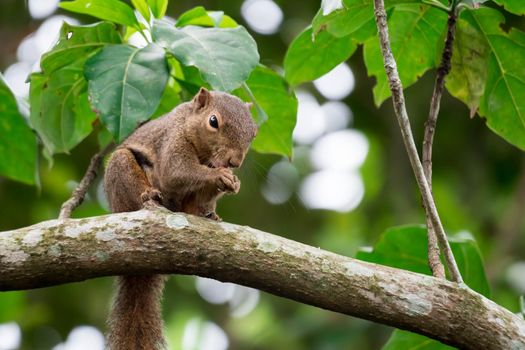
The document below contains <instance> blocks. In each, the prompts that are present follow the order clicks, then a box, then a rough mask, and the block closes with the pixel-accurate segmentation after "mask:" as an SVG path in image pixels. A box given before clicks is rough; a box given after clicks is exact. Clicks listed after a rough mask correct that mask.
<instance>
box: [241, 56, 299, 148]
mask: <svg viewBox="0 0 525 350" xmlns="http://www.w3.org/2000/svg"><path fill="white" fill-rule="evenodd" d="M246 84H247V85H248V87H249V88H250V91H251V92H252V94H253V96H254V97H255V99H256V101H257V103H258V104H259V106H260V107H261V108H262V109H263V110H264V112H265V113H266V115H267V116H268V120H267V121H266V122H265V123H264V124H262V125H261V126H260V127H259V132H258V133H257V137H256V138H255V140H254V141H253V142H252V148H253V149H254V150H256V151H257V152H260V153H273V154H280V155H283V156H286V157H289V158H290V157H291V156H292V149H293V141H292V132H293V129H294V127H295V122H296V118H297V98H296V97H295V95H294V94H293V92H290V88H289V87H288V84H286V81H285V80H284V78H283V77H281V76H280V75H279V74H277V73H275V72H274V71H272V70H271V69H270V68H267V67H264V66H258V67H257V68H255V70H254V71H253V72H252V74H251V75H250V77H249V78H248V80H247V81H246ZM235 93H236V94H237V95H239V96H240V97H241V98H243V99H244V100H246V101H249V100H250V98H249V96H247V94H246V92H245V91H243V90H237V91H236V92H235Z"/></svg>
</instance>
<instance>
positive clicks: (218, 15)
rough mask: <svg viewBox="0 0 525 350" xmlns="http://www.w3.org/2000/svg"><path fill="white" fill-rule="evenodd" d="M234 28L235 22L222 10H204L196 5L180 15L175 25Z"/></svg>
mask: <svg viewBox="0 0 525 350" xmlns="http://www.w3.org/2000/svg"><path fill="white" fill-rule="evenodd" d="M189 25H193V26H201V27H220V28H235V27H237V26H238V24H237V22H235V20H234V19H233V18H231V17H230V16H228V15H225V14H224V12H222V11H206V9H205V8H204V7H202V6H197V7H194V8H192V9H191V10H188V11H186V12H184V13H183V14H181V15H180V17H179V18H178V19H177V23H176V24H175V26H176V27H184V26H189Z"/></svg>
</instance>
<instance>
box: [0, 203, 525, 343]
mask: <svg viewBox="0 0 525 350" xmlns="http://www.w3.org/2000/svg"><path fill="white" fill-rule="evenodd" d="M0 271H2V273H1V274H0V290H3V291H8V290H18V289H29V288H39V287H44V286H51V285H56V284H62V283H67V282H76V281H82V280H85V279H89V278H95V277H102V276H112V275H132V274H159V273H160V274H171V273H177V274H191V275H199V276H203V277H209V278H215V279H218V280H221V281H225V282H234V283H238V284H242V285H245V286H250V287H254V288H258V289H261V290H264V291H267V292H269V293H272V294H275V295H279V296H282V297H286V298H289V299H292V300H296V301H299V302H302V303H305V304H309V305H314V306H317V307H320V308H323V309H327V310H332V311H335V312H339V313H343V314H347V315H352V316H357V317H360V318H364V319H368V320H371V321H375V322H380V323H383V324H387V325H390V326H394V327H398V328H402V329H406V330H410V331H414V332H417V333H420V334H424V335H427V336H429V337H432V338H434V339H437V340H440V341H442V342H444V343H447V344H450V345H453V346H457V347H459V348H462V349H476V350H479V349H511V348H514V349H518V348H519V349H522V348H525V321H524V320H522V319H521V318H520V317H518V316H516V315H514V314H513V313H511V312H509V311H507V310H506V309H504V308H502V307H500V306H498V305H497V304H495V303H493V302H492V301H490V300H488V299H486V298H485V297H483V296H482V295H480V294H478V293H476V292H474V291H472V290H471V289H469V288H467V287H466V286H463V285H458V284H455V283H452V282H449V281H446V280H443V279H437V278H433V277H430V276H425V275H420V274H416V273H413V272H409V271H405V270H399V269H394V268H390V267H386V266H381V265H375V264H370V263H366V262H362V261H359V260H355V259H350V258H347V257H343V256H340V255H336V254H333V253H330V252H326V251H323V250H321V249H318V248H314V247H310V246H307V245H304V244H301V243H298V242H294V241H291V240H288V239H285V238H282V237H279V236H274V235H272V234H269V233H265V232H262V231H259V230H255V229H253V228H250V227H246V226H237V225H233V224H229V223H224V222H223V223H217V222H215V221H211V220H206V219H203V218H199V217H195V216H191V215H185V214H181V213H172V212H169V211H167V210H159V209H157V210H146V209H144V210H140V211H137V212H131V213H121V214H112V215H107V216H100V217H93V218H86V219H66V220H52V221H47V222H42V223H40V224H37V225H34V226H30V227H26V228H21V229H18V230H13V231H8V232H2V233H0Z"/></svg>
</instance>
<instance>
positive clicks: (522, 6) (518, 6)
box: [493, 0, 525, 15]
mask: <svg viewBox="0 0 525 350" xmlns="http://www.w3.org/2000/svg"><path fill="white" fill-rule="evenodd" d="M493 1H494V2H495V3H497V4H498V5H501V6H503V7H504V8H505V10H507V11H509V12H512V13H515V14H517V15H525V1H523V0H493Z"/></svg>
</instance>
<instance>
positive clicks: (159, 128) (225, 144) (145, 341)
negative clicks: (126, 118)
mask: <svg viewBox="0 0 525 350" xmlns="http://www.w3.org/2000/svg"><path fill="white" fill-rule="evenodd" d="M211 116H215V118H216V120H217V122H218V128H214V127H213V126H212V124H211V123H210V117H211ZM256 133H257V126H256V125H255V123H254V122H253V120H252V118H251V115H250V110H249V105H248V104H246V103H244V102H242V101H241V100H240V99H238V98H237V97H235V96H232V95H228V94H225V93H221V92H214V91H212V92H210V91H208V90H206V89H204V88H203V89H201V90H200V91H199V92H198V93H197V95H196V96H195V97H194V98H193V100H192V101H191V102H187V103H183V104H181V105H179V106H178V107H177V108H175V109H174V110H173V111H171V112H170V113H168V114H167V115H165V116H163V117H161V118H159V119H156V120H153V121H150V122H148V123H146V124H144V125H142V126H141V127H139V128H138V129H137V130H136V131H135V132H134V133H133V134H132V135H131V136H129V138H128V139H126V141H124V142H123V143H122V145H120V146H119V147H118V148H117V149H116V150H115V152H114V153H113V155H112V156H111V158H110V161H109V163H108V167H107V169H106V174H105V177H104V185H105V190H106V194H107V198H108V201H109V204H110V208H111V210H112V211H113V212H125V211H134V210H139V209H141V208H142V207H143V205H144V203H145V202H146V201H149V200H154V201H156V202H158V203H160V204H162V205H163V206H165V207H166V208H168V209H170V210H172V211H182V212H186V213H189V214H194V215H199V216H205V217H208V218H211V219H214V220H220V218H219V217H218V216H217V214H216V213H215V205H216V201H217V200H218V199H219V198H220V197H221V195H222V194H223V193H225V192H227V193H237V192H238V191H239V188H240V182H239V179H238V178H237V177H236V176H235V175H234V174H233V172H232V170H231V168H236V167H239V166H240V165H241V164H242V161H243V159H244V156H245V155H246V152H247V150H248V147H249V145H250V142H251V141H252V140H253V138H254V137H255V134H256ZM164 280H165V278H164V277H163V276H160V275H148V276H123V277H119V278H118V287H117V293H116V298H115V302H114V305H113V309H112V311H111V314H110V318H109V333H108V346H109V348H110V349H112V350H139V349H140V350H157V349H163V348H165V347H166V345H165V341H164V337H163V335H162V330H163V322H162V316H161V306H160V300H161V298H162V289H163V287H164Z"/></svg>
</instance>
